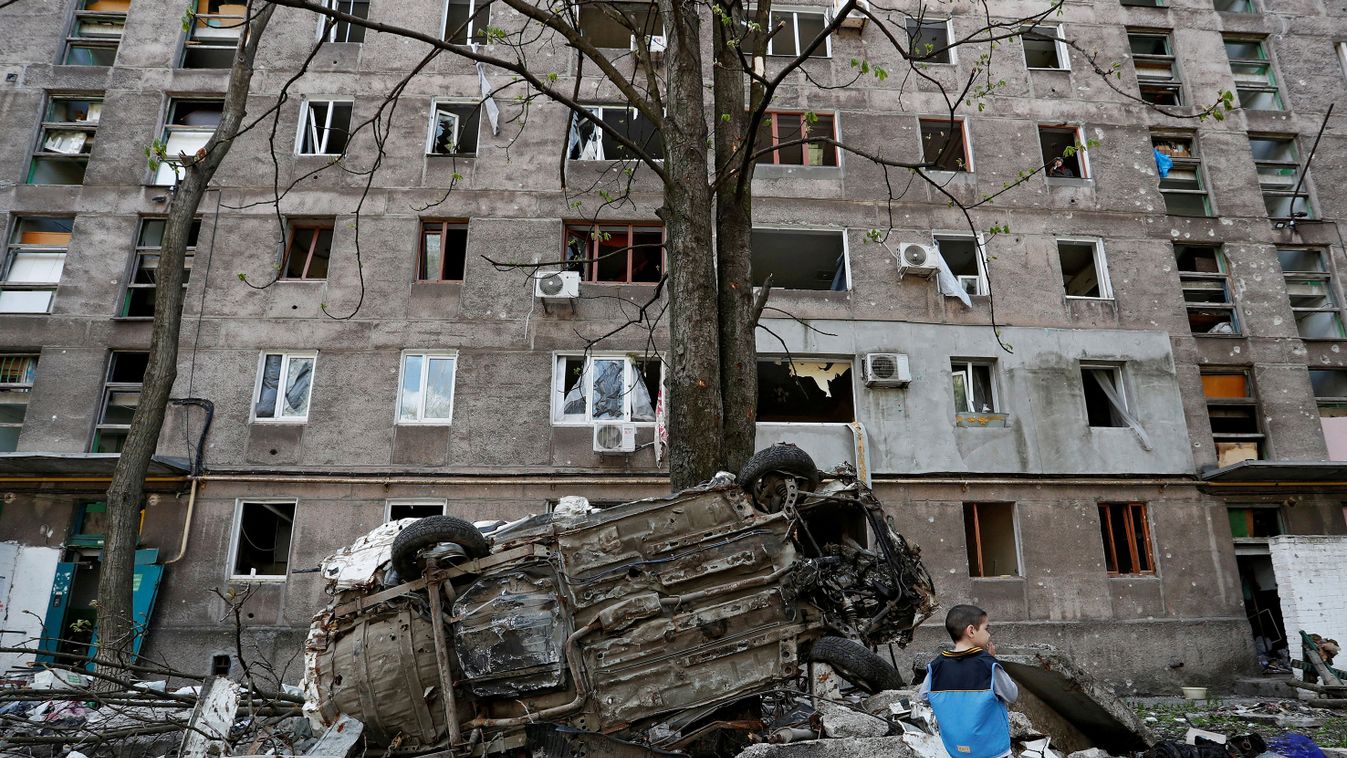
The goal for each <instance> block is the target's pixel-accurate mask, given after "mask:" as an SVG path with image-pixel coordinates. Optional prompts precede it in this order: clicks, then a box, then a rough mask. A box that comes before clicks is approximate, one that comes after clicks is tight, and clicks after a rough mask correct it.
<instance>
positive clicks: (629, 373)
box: [551, 351, 669, 429]
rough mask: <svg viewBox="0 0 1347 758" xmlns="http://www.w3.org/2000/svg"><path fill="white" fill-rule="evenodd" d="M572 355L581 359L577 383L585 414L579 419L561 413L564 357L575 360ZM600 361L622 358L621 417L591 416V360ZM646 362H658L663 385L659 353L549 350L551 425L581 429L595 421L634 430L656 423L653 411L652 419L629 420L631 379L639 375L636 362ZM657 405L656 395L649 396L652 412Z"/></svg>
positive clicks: (665, 374)
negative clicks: (601, 417)
mask: <svg viewBox="0 0 1347 758" xmlns="http://www.w3.org/2000/svg"><path fill="white" fill-rule="evenodd" d="M576 358H580V359H583V360H584V365H583V367H582V368H581V373H580V384H581V387H583V388H584V396H585V417H584V418H583V419H581V418H579V416H578V414H570V415H567V414H566V413H565V412H564V411H565V402H566V361H567V360H568V359H576ZM604 360H609V361H611V360H622V361H623V362H624V365H623V368H622V383H623V385H624V386H625V387H627V388H628V389H627V390H626V391H625V392H624V393H623V400H622V416H623V418H621V419H595V418H594V399H593V397H594V379H593V370H594V368H593V367H594V361H604ZM649 361H658V362H659V364H660V386H663V385H664V383H665V382H666V381H667V380H668V370H669V366H668V364H667V363H666V362H665V361H664V358H663V356H661V355H659V354H658V353H651V354H649V355H646V354H639V353H624V352H612V351H605V352H591V353H577V352H574V351H571V352H566V351H561V352H555V353H552V392H551V395H552V402H551V422H552V426H566V427H581V428H583V427H592V426H594V425H596V424H634V425H635V426H636V428H638V429H641V428H647V427H649V428H653V427H654V426H655V425H656V423H658V419H659V414H658V411H656V413H655V418H654V419H652V420H650V421H633V420H632V418H631V413H632V402H631V398H632V389H634V388H635V386H636V384H635V381H636V380H637V377H640V376H641V372H640V370H639V369H638V368H637V363H638V362H649ZM658 405H659V398H658V396H656V397H651V398H650V408H651V410H652V411H655V410H656V407H657V406H658Z"/></svg>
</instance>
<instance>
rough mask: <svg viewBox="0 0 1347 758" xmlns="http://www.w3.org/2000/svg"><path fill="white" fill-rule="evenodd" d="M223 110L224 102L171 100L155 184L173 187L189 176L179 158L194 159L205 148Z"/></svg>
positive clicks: (218, 123)
mask: <svg viewBox="0 0 1347 758" xmlns="http://www.w3.org/2000/svg"><path fill="white" fill-rule="evenodd" d="M223 109H224V101H223V100H178V99H174V100H171V101H169V104H168V118H167V119H166V122H165V124H164V137H163V141H164V158H163V160H161V161H160V162H159V169H158V171H156V172H155V175H154V183H155V184H161V185H170V186H171V185H174V184H177V183H178V182H179V181H182V179H183V177H184V176H186V174H185V173H184V172H183V169H182V160H181V158H180V157H179V156H181V155H186V156H188V157H189V158H190V157H195V156H196V153H197V151H198V150H200V149H202V148H204V147H205V146H206V143H207V142H209V141H210V138H211V135H212V134H214V133H215V129H216V127H218V126H219V125H220V116H221V112H222V111H223Z"/></svg>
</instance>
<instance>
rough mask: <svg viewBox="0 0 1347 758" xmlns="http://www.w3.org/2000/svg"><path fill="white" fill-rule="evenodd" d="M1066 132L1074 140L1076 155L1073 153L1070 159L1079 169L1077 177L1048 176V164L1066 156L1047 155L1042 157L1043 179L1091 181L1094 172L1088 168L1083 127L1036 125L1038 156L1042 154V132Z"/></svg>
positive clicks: (1088, 155)
mask: <svg viewBox="0 0 1347 758" xmlns="http://www.w3.org/2000/svg"><path fill="white" fill-rule="evenodd" d="M1068 131H1069V132H1071V135H1072V137H1073V138H1074V139H1073V140H1072V147H1074V148H1075V149H1076V153H1075V155H1073V156H1071V157H1072V158H1075V159H1076V167H1077V168H1078V169H1079V171H1078V175H1077V176H1073V177H1067V176H1051V175H1049V174H1048V166H1049V164H1051V163H1052V161H1053V159H1055V158H1059V157H1060V158H1066V156H1064V155H1063V156H1056V155H1054V156H1052V157H1049V156H1047V155H1043V175H1044V176H1045V177H1047V178H1048V179H1091V180H1093V179H1094V171H1093V170H1092V169H1091V167H1090V150H1089V148H1088V147H1086V144H1085V127H1084V126H1081V125H1079V124H1039V125H1038V129H1037V132H1038V152H1039V153H1040V154H1042V153H1043V134H1044V132H1047V133H1049V134H1052V133H1061V132H1068Z"/></svg>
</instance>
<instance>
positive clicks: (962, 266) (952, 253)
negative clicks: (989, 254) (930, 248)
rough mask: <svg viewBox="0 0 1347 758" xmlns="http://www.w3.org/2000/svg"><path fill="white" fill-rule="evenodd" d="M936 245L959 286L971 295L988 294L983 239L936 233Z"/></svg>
mask: <svg viewBox="0 0 1347 758" xmlns="http://www.w3.org/2000/svg"><path fill="white" fill-rule="evenodd" d="M935 246H936V248H937V249H938V250H939V251H940V257H941V258H943V259H944V260H945V265H946V266H949V271H950V273H951V274H953V275H954V278H955V279H957V280H958V281H959V286H960V287H963V291H964V292H967V293H968V294H970V295H985V294H987V274H986V258H985V255H986V252H985V251H984V250H983V249H982V242H981V240H979V239H977V238H976V237H967V236H960V235H939V234H937V235H935Z"/></svg>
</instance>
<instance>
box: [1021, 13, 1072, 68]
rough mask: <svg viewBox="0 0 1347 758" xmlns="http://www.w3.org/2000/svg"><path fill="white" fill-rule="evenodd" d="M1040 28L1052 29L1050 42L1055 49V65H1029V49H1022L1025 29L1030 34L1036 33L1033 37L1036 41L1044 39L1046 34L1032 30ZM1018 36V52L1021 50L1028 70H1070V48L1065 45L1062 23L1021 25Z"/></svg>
mask: <svg viewBox="0 0 1347 758" xmlns="http://www.w3.org/2000/svg"><path fill="white" fill-rule="evenodd" d="M1040 28H1050V29H1052V30H1053V37H1052V43H1053V48H1054V49H1055V50H1056V51H1057V65H1056V66H1030V65H1029V51H1028V50H1026V49H1024V35H1025V32H1026V30H1028V31H1029V33H1030V34H1034V35H1036V36H1035V38H1034V39H1035V40H1036V41H1039V42H1043V41H1045V40H1044V37H1045V36H1046V35H1043V34H1042V33H1041V32H1037V31H1034V30H1036V29H1040ZM1019 36H1020V52H1022V53H1023V54H1024V67H1025V68H1026V69H1028V70H1030V71H1070V70H1071V56H1070V54H1069V50H1070V48H1069V47H1067V45H1066V29H1065V27H1064V25H1063V24H1032V25H1028V26H1021V27H1020V29H1019Z"/></svg>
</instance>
